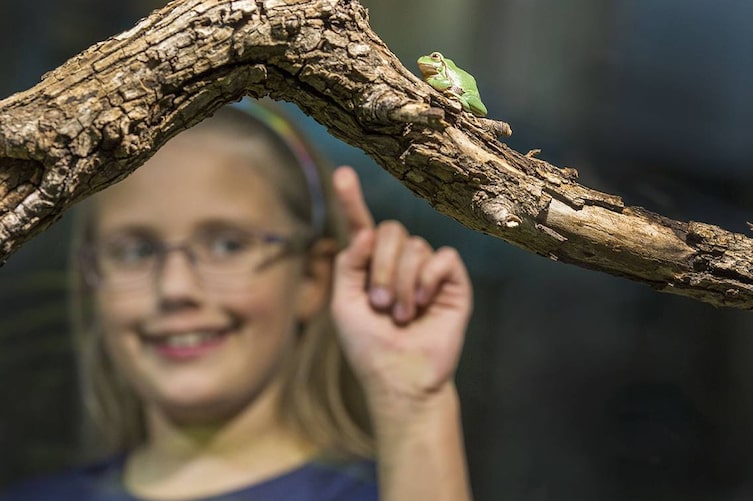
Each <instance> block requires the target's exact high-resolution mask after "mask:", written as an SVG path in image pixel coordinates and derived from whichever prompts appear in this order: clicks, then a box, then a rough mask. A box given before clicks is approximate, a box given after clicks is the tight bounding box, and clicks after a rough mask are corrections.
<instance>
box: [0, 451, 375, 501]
mask: <svg viewBox="0 0 753 501" xmlns="http://www.w3.org/2000/svg"><path fill="white" fill-rule="evenodd" d="M123 464H124V459H123V458H122V457H119V458H113V459H110V460H108V461H104V462H102V463H98V464H95V465H93V466H89V467H86V468H77V469H73V470H70V471H67V472H64V473H61V474H57V475H53V476H49V477H43V478H40V479H37V480H32V481H29V482H26V483H23V484H20V485H18V486H16V487H14V488H12V489H11V490H9V491H7V492H5V493H3V494H0V501H139V498H136V497H134V496H132V495H130V494H128V492H126V490H125V488H124V486H123V482H122V477H123ZM377 499H378V494H377V483H376V469H375V466H374V463H373V462H371V461H365V460H363V461H352V462H334V461H323V460H318V461H311V462H309V463H306V464H304V465H303V466H300V467H298V468H296V469H294V470H291V471H288V472H286V473H282V474H280V475H278V476H276V477H273V478H270V479H268V480H265V481H262V482H259V483H257V484H254V485H251V486H248V487H245V488H241V489H236V490H233V491H231V492H227V493H225V494H222V495H217V496H210V497H203V498H196V500H195V501H377Z"/></svg>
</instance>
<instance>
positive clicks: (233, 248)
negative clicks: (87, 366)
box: [80, 228, 313, 290]
mask: <svg viewBox="0 0 753 501" xmlns="http://www.w3.org/2000/svg"><path fill="white" fill-rule="evenodd" d="M312 243H313V239H312V238H311V237H310V236H306V235H303V234H301V235H294V236H283V235H278V234H275V233H270V232H266V231H260V230H250V231H249V230H241V229H235V228H234V229H220V230H212V231H203V232H200V233H197V234H195V235H193V236H192V237H190V238H189V239H187V240H185V241H183V242H178V243H174V244H168V243H166V242H162V241H160V240H158V239H156V238H153V237H150V236H146V235H138V234H127V235H120V236H115V237H112V238H108V239H105V240H103V241H100V242H96V243H95V242H93V243H90V244H88V245H85V246H83V247H82V249H81V252H80V263H81V268H82V271H83V273H84V278H85V279H86V281H87V283H89V285H91V286H93V287H107V288H109V289H113V290H131V289H139V288H145V287H149V286H152V285H154V283H155V280H156V278H157V275H158V274H159V272H160V271H161V270H162V268H163V266H164V264H165V259H166V258H167V255H168V254H169V253H170V252H173V251H179V252H182V253H183V254H185V256H186V257H187V258H188V261H189V262H190V263H191V265H192V267H193V270H194V271H195V272H196V274H197V276H198V277H199V278H200V280H201V283H202V285H204V286H209V287H214V288H234V287H239V286H243V285H245V284H247V283H248V279H249V278H250V277H251V276H252V275H253V274H254V273H256V272H258V271H259V270H260V269H261V268H263V267H264V266H266V265H268V264H271V262H272V261H274V260H275V259H277V258H280V257H282V256H283V255H287V254H291V253H299V252H303V251H305V250H307V249H308V248H309V247H310V246H311V244H312Z"/></svg>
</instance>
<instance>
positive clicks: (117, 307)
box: [97, 292, 149, 359]
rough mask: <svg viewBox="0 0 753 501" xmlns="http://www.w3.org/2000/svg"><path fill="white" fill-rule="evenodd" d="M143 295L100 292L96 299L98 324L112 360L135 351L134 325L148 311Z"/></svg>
mask: <svg viewBox="0 0 753 501" xmlns="http://www.w3.org/2000/svg"><path fill="white" fill-rule="evenodd" d="M145 299H146V298H145V297H144V295H142V296H140V297H138V296H131V297H127V296H122V295H120V296H119V295H116V294H111V293H107V292H101V293H100V294H99V295H98V297H97V311H98V313H99V323H100V325H101V326H102V331H103V334H104V337H105V344H106V345H107V348H108V351H109V352H110V353H111V354H112V356H113V358H116V359H117V358H122V357H121V356H120V355H119V354H125V353H129V354H133V353H134V352H135V351H136V350H137V349H138V346H137V341H138V340H137V335H136V331H135V326H136V324H137V323H138V322H139V321H140V320H141V319H143V318H144V317H145V316H146V315H147V314H148V311H149V304H148V302H147V301H145Z"/></svg>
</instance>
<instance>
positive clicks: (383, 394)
mask: <svg viewBox="0 0 753 501" xmlns="http://www.w3.org/2000/svg"><path fill="white" fill-rule="evenodd" d="M366 398H367V402H368V406H369V411H370V414H371V419H372V423H373V426H374V431H375V433H376V434H377V435H379V434H380V433H390V434H394V433H399V432H402V433H406V434H411V433H415V432H416V431H417V430H416V429H418V430H420V429H427V425H428V424H431V423H434V422H436V421H443V422H447V420H450V421H455V420H457V421H458V422H459V421H460V401H459V398H458V394H457V389H456V387H455V383H454V382H453V381H447V382H445V383H444V384H443V385H442V386H440V387H439V388H437V389H435V390H432V391H424V392H413V391H402V390H401V389H395V388H385V387H380V388H378V389H376V388H371V389H370V390H369V391H367V392H366Z"/></svg>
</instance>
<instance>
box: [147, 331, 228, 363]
mask: <svg viewBox="0 0 753 501" xmlns="http://www.w3.org/2000/svg"><path fill="white" fill-rule="evenodd" d="M231 330H232V328H222V329H215V328H202V329H186V330H180V331H177V330H176V331H165V332H157V333H152V334H148V335H142V336H141V339H142V340H143V341H144V343H145V344H147V345H148V346H150V347H152V348H153V349H154V350H155V352H156V353H157V354H159V355H160V356H162V357H163V358H167V359H171V360H187V359H194V358H198V357H201V356H205V355H208V354H209V353H211V352H213V351H215V350H216V349H217V348H218V347H219V346H220V345H222V344H223V343H224V341H225V340H226V338H227V336H228V334H229V333H230V331H231Z"/></svg>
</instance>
